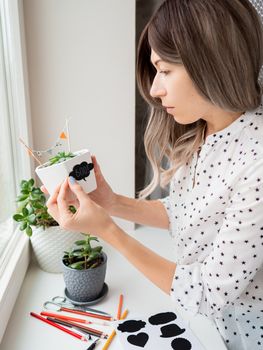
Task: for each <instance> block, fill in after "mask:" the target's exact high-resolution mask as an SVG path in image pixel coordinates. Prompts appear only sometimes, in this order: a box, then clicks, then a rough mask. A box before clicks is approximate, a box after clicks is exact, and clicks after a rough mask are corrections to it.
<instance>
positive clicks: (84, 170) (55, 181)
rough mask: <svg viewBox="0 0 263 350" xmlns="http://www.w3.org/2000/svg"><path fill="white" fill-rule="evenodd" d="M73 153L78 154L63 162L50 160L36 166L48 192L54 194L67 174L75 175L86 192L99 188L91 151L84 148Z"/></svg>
mask: <svg viewBox="0 0 263 350" xmlns="http://www.w3.org/2000/svg"><path fill="white" fill-rule="evenodd" d="M73 154H75V155H76V156H75V157H73V158H69V159H67V160H65V161H64V162H62V163H57V164H53V165H49V162H47V163H45V164H42V165H39V166H38V167H37V168H36V170H35V171H36V173H37V175H38V177H39V178H40V180H41V181H42V183H43V184H44V186H45V187H46V189H47V190H48V193H50V194H52V193H53V192H54V190H55V189H56V187H57V186H58V185H59V184H61V183H62V182H63V181H64V180H65V178H66V177H67V176H73V177H74V178H75V179H76V180H77V182H78V183H79V184H80V186H81V187H82V188H83V190H84V191H85V192H86V193H89V192H92V191H94V190H95V189H96V188H97V183H96V177H95V173H94V166H93V163H92V160H91V155H90V152H89V151H88V150H87V149H83V150H81V151H78V152H73Z"/></svg>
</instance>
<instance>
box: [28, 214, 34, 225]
mask: <svg viewBox="0 0 263 350" xmlns="http://www.w3.org/2000/svg"><path fill="white" fill-rule="evenodd" d="M28 222H29V223H30V224H31V225H35V224H36V215H35V214H31V215H29V216H28Z"/></svg>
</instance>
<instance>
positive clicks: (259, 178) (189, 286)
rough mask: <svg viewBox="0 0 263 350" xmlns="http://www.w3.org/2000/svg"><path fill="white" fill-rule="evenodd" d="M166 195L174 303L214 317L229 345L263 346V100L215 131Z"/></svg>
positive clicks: (193, 311) (254, 349)
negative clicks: (172, 250) (174, 264)
mask: <svg viewBox="0 0 263 350" xmlns="http://www.w3.org/2000/svg"><path fill="white" fill-rule="evenodd" d="M195 167H196V168H195ZM194 174H195V178H194ZM194 183H195V184H194ZM161 201H162V203H163V204H164V206H165V208H166V210H167V214H168V216H169V221H170V229H169V231H170V234H171V236H172V237H173V239H174V244H175V250H176V252H175V256H176V259H177V260H176V262H177V267H176V272H175V276H174V280H173V283H172V288H171V297H172V299H173V301H174V302H175V303H176V304H177V306H179V307H182V308H184V309H185V310H187V311H189V312H191V313H194V314H197V313H200V314H204V315H207V316H208V317H209V318H211V319H213V320H214V322H215V324H216V326H217V329H218V330H219V332H220V334H221V336H222V337H223V339H224V341H225V343H226V346H227V348H228V349H231V350H234V349H238V350H242V349H251V350H252V349H253V350H256V349H263V301H262V300H263V267H262V265H263V105H262V104H261V105H260V107H259V108H258V109H257V110H255V111H248V112H246V113H244V114H243V115H242V116H240V117H239V118H238V119H236V120H235V121H234V122H233V123H232V124H230V125H229V126H228V127H227V128H225V129H223V130H221V131H219V132H217V133H215V134H211V135H209V136H208V137H207V138H206V140H205V143H204V144H203V145H202V147H201V151H200V153H199V156H198V155H197V152H196V153H195V154H194V155H193V158H192V160H191V162H188V163H187V164H186V165H185V166H183V167H181V168H180V169H179V170H178V171H177V172H176V174H175V175H174V177H173V179H172V181H171V184H170V194H169V196H168V197H166V198H163V199H161Z"/></svg>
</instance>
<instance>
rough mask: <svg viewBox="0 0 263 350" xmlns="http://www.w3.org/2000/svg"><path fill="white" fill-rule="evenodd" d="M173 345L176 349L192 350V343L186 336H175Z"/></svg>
mask: <svg viewBox="0 0 263 350" xmlns="http://www.w3.org/2000/svg"><path fill="white" fill-rule="evenodd" d="M171 346H172V348H173V349H174V350H179V349H180V350H191V349H192V344H191V343H190V342H189V340H187V339H185V338H175V339H174V340H173V341H172V342H171Z"/></svg>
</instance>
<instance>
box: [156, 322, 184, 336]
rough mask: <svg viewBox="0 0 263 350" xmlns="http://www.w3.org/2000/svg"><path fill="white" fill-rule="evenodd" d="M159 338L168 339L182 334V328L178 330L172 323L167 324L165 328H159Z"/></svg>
mask: <svg viewBox="0 0 263 350" xmlns="http://www.w3.org/2000/svg"><path fill="white" fill-rule="evenodd" d="M160 330H161V333H162V334H161V337H162V338H170V337H176V336H178V335H180V334H183V333H184V332H185V329H184V328H180V327H179V326H177V324H175V323H172V324H168V325H166V326H163V327H161V329H160Z"/></svg>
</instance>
